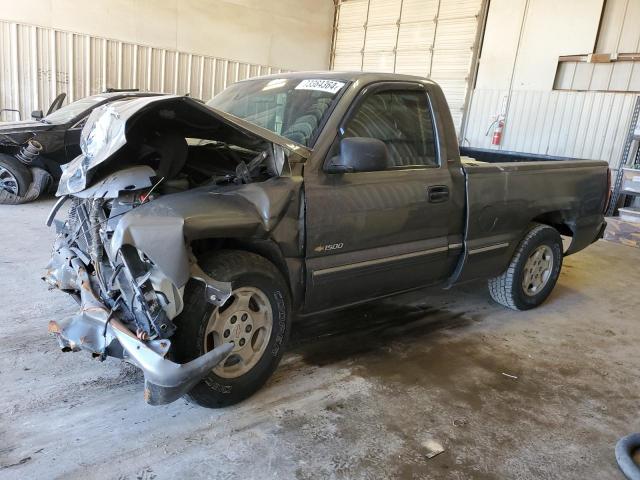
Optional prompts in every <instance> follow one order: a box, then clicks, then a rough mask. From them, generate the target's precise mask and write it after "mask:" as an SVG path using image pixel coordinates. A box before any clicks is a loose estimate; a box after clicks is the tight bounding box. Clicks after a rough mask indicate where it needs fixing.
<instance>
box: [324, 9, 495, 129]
mask: <svg viewBox="0 0 640 480" xmlns="http://www.w3.org/2000/svg"><path fill="white" fill-rule="evenodd" d="M482 3H483V2H482V0H343V1H342V2H340V3H339V5H338V12H337V21H336V31H335V34H334V47H333V52H332V63H331V64H332V68H333V69H334V70H361V71H373V72H397V73H407V74H411V75H419V76H422V77H430V78H432V79H433V80H435V81H436V82H438V83H439V84H440V86H441V87H442V89H443V90H444V93H445V95H446V96H447V101H448V102H449V106H450V108H451V113H452V115H453V120H454V122H455V124H456V128H459V126H460V124H461V121H462V114H463V110H464V105H465V98H466V95H467V87H468V84H469V78H470V72H471V65H472V61H473V58H474V48H475V45H476V42H477V38H478V35H477V33H478V25H480V24H482V22H479V18H480V12H481V8H482Z"/></svg>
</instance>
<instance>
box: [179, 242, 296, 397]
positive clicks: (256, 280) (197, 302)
mask: <svg viewBox="0 0 640 480" xmlns="http://www.w3.org/2000/svg"><path fill="white" fill-rule="evenodd" d="M201 267H202V268H203V270H205V271H206V272H207V273H208V274H209V275H210V276H211V277H213V278H215V279H216V280H221V281H226V282H231V286H232V294H231V297H230V298H229V300H228V301H227V302H226V303H225V304H224V305H222V306H221V307H216V306H215V305H212V304H210V303H208V302H207V301H206V299H205V295H204V287H203V285H202V283H201V282H199V281H194V280H191V281H190V282H189V283H188V284H187V286H186V288H185V295H184V303H185V307H184V310H183V312H182V313H181V314H180V316H179V317H177V318H176V320H175V321H176V326H177V327H178V328H177V330H176V333H175V334H174V336H173V338H172V341H173V342H172V343H173V346H172V350H173V355H174V358H175V359H176V360H177V361H178V362H180V363H185V362H188V361H191V360H193V359H194V358H196V357H198V356H200V355H203V354H204V353H206V352H208V351H210V350H212V349H214V348H215V347H217V346H219V345H221V344H222V343H227V342H233V343H234V345H235V347H234V349H233V350H232V352H231V354H230V355H229V356H228V357H227V359H226V360H225V361H224V362H222V363H221V364H220V365H218V366H217V367H215V368H214V369H213V370H212V371H211V372H210V373H209V374H208V375H207V376H206V377H205V378H204V379H203V380H202V381H201V382H200V383H198V384H197V385H196V386H195V387H194V388H193V389H192V390H191V391H190V392H189V393H188V394H187V397H188V398H189V399H190V400H193V401H194V402H195V403H197V404H199V405H202V406H204V407H223V406H227V405H232V404H234V403H237V402H240V401H242V400H244V399H245V398H247V397H249V396H250V395H252V394H253V393H254V392H255V391H256V390H258V389H259V388H260V387H261V386H262V385H263V384H264V383H265V382H266V381H267V379H268V378H269V377H270V376H271V374H272V373H273V372H274V370H275V369H276V367H277V366H278V363H279V362H280V359H281V358H282V354H283V351H284V346H285V343H286V341H287V338H288V336H289V330H290V326H291V315H290V308H291V307H290V296H289V290H288V287H287V284H286V282H285V281H284V279H283V277H282V275H281V274H280V272H279V271H278V269H277V268H276V267H275V266H274V265H273V264H272V263H271V262H269V261H268V260H266V259H265V258H263V257H261V256H259V255H256V254H254V253H249V252H243V251H234V250H222V251H219V252H216V253H215V254H213V255H211V256H209V257H207V258H206V259H203V260H201Z"/></svg>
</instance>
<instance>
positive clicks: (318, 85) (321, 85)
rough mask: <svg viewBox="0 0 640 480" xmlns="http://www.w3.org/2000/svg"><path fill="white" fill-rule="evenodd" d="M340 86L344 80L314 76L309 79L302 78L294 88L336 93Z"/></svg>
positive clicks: (342, 85)
mask: <svg viewBox="0 0 640 480" xmlns="http://www.w3.org/2000/svg"><path fill="white" fill-rule="evenodd" d="M342 87H344V82H336V81H335V80H321V79H318V78H314V79H310V80H302V81H301V82H300V83H299V84H298V86H297V87H296V90H318V91H320V92H329V93H336V92H338V90H340V89H341V88H342Z"/></svg>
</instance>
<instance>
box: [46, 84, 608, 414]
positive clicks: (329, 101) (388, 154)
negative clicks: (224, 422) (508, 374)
mask: <svg viewBox="0 0 640 480" xmlns="http://www.w3.org/2000/svg"><path fill="white" fill-rule="evenodd" d="M81 147H82V154H81V155H80V156H78V157H77V158H76V159H75V160H73V161H72V162H71V163H69V164H68V165H66V166H65V168H64V171H63V174H62V178H61V180H60V184H59V187H58V192H57V195H58V196H59V197H60V199H59V201H58V202H57V203H56V205H55V207H54V209H53V211H52V212H51V214H50V216H49V219H48V224H49V225H51V224H52V223H55V226H56V229H57V232H58V237H57V240H56V242H55V245H54V249H53V255H52V258H51V261H50V263H49V265H48V268H47V272H46V274H45V277H44V279H45V280H46V281H47V282H48V284H49V285H50V286H51V287H52V288H58V289H60V290H62V291H64V292H67V293H69V294H70V295H71V296H72V297H73V298H74V299H75V300H77V302H78V303H79V305H80V308H79V311H78V313H77V314H75V315H73V316H71V317H70V318H65V319H57V320H54V321H51V322H50V324H49V330H50V331H51V332H52V333H54V334H55V335H56V336H57V338H58V341H59V343H60V345H61V347H62V348H63V349H64V350H66V351H79V350H84V351H87V352H90V353H91V354H92V355H93V356H94V357H96V358H98V359H105V358H106V357H107V356H113V357H117V358H121V359H124V360H126V361H128V362H130V363H132V364H134V365H136V366H138V367H139V368H140V369H142V371H143V372H144V376H145V388H144V398H145V400H146V401H147V402H148V403H151V404H164V403H168V402H171V401H174V400H176V399H177V398H179V397H181V396H183V395H185V394H186V395H187V396H188V397H190V398H191V399H192V400H194V401H195V402H197V403H198V404H201V405H204V406H208V407H215V406H223V405H229V404H232V403H235V402H238V401H241V400H243V399H244V398H247V397H248V396H249V395H251V394H252V393H253V392H255V391H256V390H257V389H258V388H260V386H261V385H262V384H264V382H265V381H266V380H267V379H268V378H269V376H270V375H271V374H272V372H273V371H274V370H275V368H276V366H277V364H278V362H279V360H280V358H281V357H282V354H283V350H284V347H285V344H286V342H287V338H288V335H289V331H290V328H291V319H292V317H293V316H298V317H302V318H304V317H307V316H308V315H309V314H312V313H317V312H321V311H328V310H332V309H337V308H343V307H346V306H350V305H354V304H358V303H361V302H365V301H369V300H372V299H377V298H381V297H384V296H388V295H392V294H396V293H399V292H403V291H407V290H411V289H416V288H421V287H425V286H429V285H437V284H440V285H441V286H443V287H445V288H448V287H451V286H452V285H454V284H456V283H459V282H463V281H469V280H473V279H482V278H484V279H488V285H489V292H490V294H491V296H492V297H493V298H494V299H495V300H496V301H497V302H499V303H501V304H503V305H505V306H507V307H510V308H513V309H516V310H525V309H529V308H533V307H536V306H538V305H540V304H541V303H542V302H543V301H544V300H545V299H546V298H547V297H548V295H549V293H550V292H551V290H552V289H553V287H554V285H555V283H556V281H557V279H558V276H559V273H560V268H561V265H562V259H563V255H568V254H571V253H574V252H577V251H578V250H581V249H583V248H585V247H586V246H588V245H589V244H591V243H592V242H594V241H596V240H597V239H598V238H600V236H601V235H602V232H603V228H604V226H605V223H604V217H603V211H604V209H605V207H606V203H607V199H608V192H609V190H608V178H609V177H608V175H609V172H608V168H607V164H606V163H605V162H600V161H586V160H568V159H549V158H546V159H544V160H543V161H521V160H523V159H522V158H520V159H518V161H515V162H508V161H506V162H505V161H502V162H498V163H492V161H489V162H479V161H475V160H473V159H470V158H463V159H461V157H460V151H459V149H458V144H457V139H456V134H455V129H454V125H453V122H452V119H451V115H450V113H449V110H448V107H447V103H446V101H445V98H444V95H443V93H442V90H441V89H440V88H439V87H438V85H437V84H435V83H434V82H432V81H428V80H425V79H421V78H417V77H411V76H402V75H395V74H367V73H357V74H346V73H337V72H324V73H312V74H310V73H296V74H281V75H277V76H270V77H263V78H258V79H252V80H247V81H243V82H240V83H237V84H235V85H233V86H231V87H229V88H228V89H227V90H225V91H223V92H222V93H221V94H219V95H218V96H217V97H215V98H214V99H213V100H211V101H210V102H209V104H208V105H203V104H201V103H199V102H197V101H195V100H193V99H191V98H188V97H179V96H165V97H149V98H139V99H133V100H129V101H126V102H114V103H111V104H109V105H107V106H105V107H101V108H99V109H98V110H96V111H94V112H93V113H92V114H91V116H90V117H89V119H88V121H87V123H86V125H85V126H84V129H83V132H82V137H81ZM466 153H467V154H468V155H472V154H473V152H472V151H467V152H466ZM483 155H484V156H485V157H486V156H487V155H490V154H487V153H486V152H485V153H484V154H483ZM489 160H490V159H489ZM524 160H526V159H524ZM65 202H66V206H65V210H67V209H68V216H67V218H66V219H65V220H56V216H57V214H58V212H61V207H62V205H63V204H64V203H65ZM561 235H567V236H569V237H571V242H570V244H569V245H568V246H567V248H566V249H564V247H563V243H562V239H561Z"/></svg>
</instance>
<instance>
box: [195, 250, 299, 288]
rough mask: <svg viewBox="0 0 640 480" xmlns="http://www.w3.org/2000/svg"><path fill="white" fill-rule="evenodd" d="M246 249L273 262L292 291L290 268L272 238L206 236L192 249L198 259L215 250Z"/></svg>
mask: <svg viewBox="0 0 640 480" xmlns="http://www.w3.org/2000/svg"><path fill="white" fill-rule="evenodd" d="M222 249H229V250H244V251H246V252H251V253H255V254H256V255H260V256H261V257H264V258H266V259H267V260H269V261H270V262H271V263H273V264H274V265H275V266H276V268H277V269H278V271H279V272H280V273H281V274H282V276H283V277H284V279H285V281H286V282H287V286H288V287H289V290H290V291H291V281H290V276H289V269H288V268H287V262H286V261H285V259H284V256H283V255H282V252H281V251H280V248H278V245H277V244H276V243H275V242H273V241H272V240H256V239H243V238H206V239H200V240H195V241H193V242H191V250H192V251H193V254H194V255H195V256H196V258H197V259H198V261H199V260H200V257H201V256H202V255H204V254H205V253H209V252H211V251H214V250H222Z"/></svg>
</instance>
